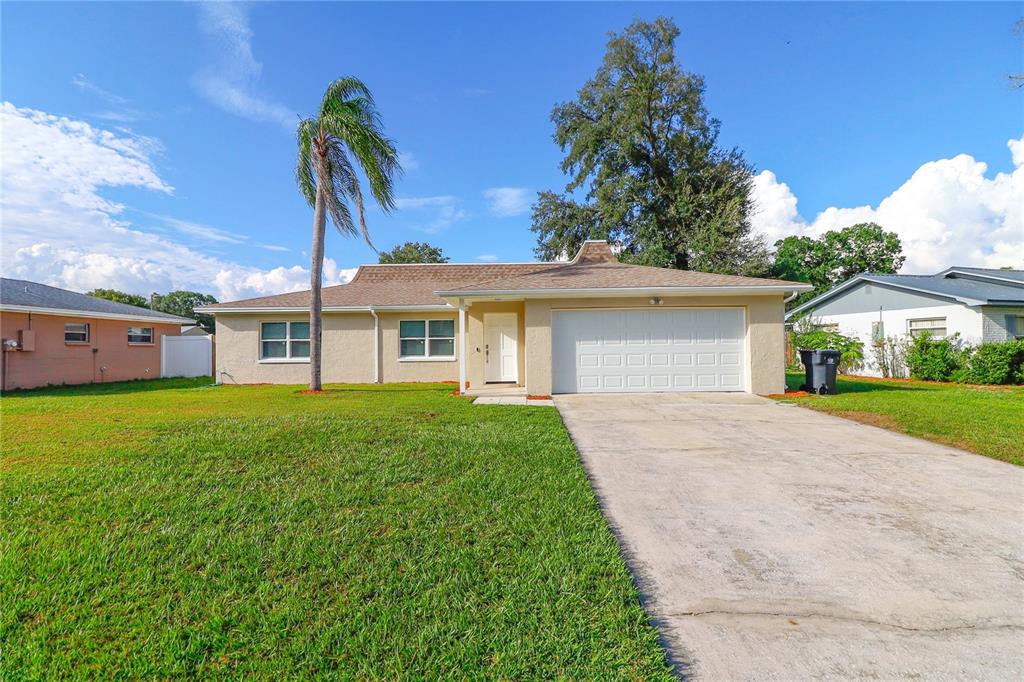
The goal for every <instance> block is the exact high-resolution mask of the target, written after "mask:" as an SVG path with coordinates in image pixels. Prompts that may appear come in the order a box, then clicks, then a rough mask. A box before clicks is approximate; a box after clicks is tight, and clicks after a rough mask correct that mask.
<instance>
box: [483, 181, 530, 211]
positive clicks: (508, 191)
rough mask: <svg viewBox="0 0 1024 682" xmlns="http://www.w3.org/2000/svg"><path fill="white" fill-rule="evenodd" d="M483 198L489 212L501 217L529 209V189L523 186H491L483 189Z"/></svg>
mask: <svg viewBox="0 0 1024 682" xmlns="http://www.w3.org/2000/svg"><path fill="white" fill-rule="evenodd" d="M484 198H485V199H487V208H488V209H489V210H490V211H491V213H493V214H494V215H496V216H499V217H502V218H505V217H508V216H516V215H522V214H524V213H527V212H529V210H530V190H528V189H527V188H525V187H491V188H490V189H485V190H484Z"/></svg>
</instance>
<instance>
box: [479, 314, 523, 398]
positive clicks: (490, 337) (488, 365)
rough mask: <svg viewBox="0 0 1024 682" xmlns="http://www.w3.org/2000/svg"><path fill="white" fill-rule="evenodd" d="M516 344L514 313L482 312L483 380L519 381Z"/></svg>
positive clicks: (517, 335) (516, 330)
mask: <svg viewBox="0 0 1024 682" xmlns="http://www.w3.org/2000/svg"><path fill="white" fill-rule="evenodd" d="M518 346H519V320H518V319H517V318H516V314H515V313H484V378H485V379H484V380H485V381H514V382H518V381H519V353H518Z"/></svg>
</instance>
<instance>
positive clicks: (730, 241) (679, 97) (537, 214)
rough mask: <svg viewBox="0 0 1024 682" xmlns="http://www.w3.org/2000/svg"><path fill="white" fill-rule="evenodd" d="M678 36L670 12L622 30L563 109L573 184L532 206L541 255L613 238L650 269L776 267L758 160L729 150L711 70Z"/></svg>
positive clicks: (558, 112) (752, 270)
mask: <svg viewBox="0 0 1024 682" xmlns="http://www.w3.org/2000/svg"><path fill="white" fill-rule="evenodd" d="M678 36H679V29H678V28H677V27H676V26H675V24H674V23H673V22H672V20H671V19H667V18H664V17H662V18H659V19H657V20H656V21H654V22H653V23H649V22H644V21H636V22H634V23H633V24H631V25H630V26H629V27H628V28H627V29H626V30H625V31H624V32H622V33H621V34H613V35H612V36H611V37H610V40H609V42H608V48H607V52H606V53H605V57H604V61H603V63H602V64H601V66H600V68H598V70H597V73H596V74H595V75H594V77H593V78H591V79H590V80H589V81H587V82H586V83H585V84H584V85H583V87H582V88H581V89H580V91H579V93H578V96H577V99H576V100H575V101H571V102H565V103H562V104H559V105H557V106H556V107H555V108H554V110H553V112H552V114H551V120H552V121H553V122H554V124H555V134H554V139H555V141H556V142H557V143H558V144H559V146H560V147H561V148H562V150H563V152H565V158H564V159H563V161H562V164H561V169H562V172H563V173H565V174H567V175H568V176H569V182H568V184H567V185H566V187H565V192H564V193H563V194H556V193H554V192H541V193H540V194H539V196H538V201H537V203H536V204H535V205H534V207H533V227H532V229H533V231H534V232H535V233H536V234H537V247H536V249H535V251H536V253H537V255H538V256H539V257H540V258H542V259H545V260H551V259H555V258H559V257H564V256H565V255H566V254H572V253H575V252H576V251H577V250H578V249H579V247H580V245H581V244H582V242H583V241H584V240H585V239H609V240H611V241H615V242H618V243H620V244H621V245H622V247H623V249H622V252H621V255H620V258H622V259H623V260H626V261H629V262H634V263H641V264H644V265H654V266H660V267H674V268H680V269H695V270H705V271H709V272H723V273H743V274H763V273H764V272H765V271H766V270H767V268H768V265H769V259H768V252H767V248H766V246H765V244H764V242H763V240H761V239H758V238H756V237H755V236H754V235H753V234H752V233H751V227H750V214H751V212H752V201H751V197H750V192H751V183H752V177H753V175H752V168H751V166H750V165H749V164H748V163H747V162H746V161H745V160H744V158H743V155H742V153H741V152H740V151H739V150H736V149H723V148H722V147H720V146H719V144H718V134H719V121H718V120H717V119H715V118H714V117H712V116H711V114H710V113H709V112H708V110H707V109H706V108H705V106H704V80H703V78H702V77H701V76H699V75H697V74H694V73H690V72H687V71H684V70H683V69H682V68H681V67H680V65H679V64H678V63H677V61H676V56H675V40H676V38H677V37H678ZM581 191H583V192H584V198H583V201H579V200H578V197H579V194H580V192H581Z"/></svg>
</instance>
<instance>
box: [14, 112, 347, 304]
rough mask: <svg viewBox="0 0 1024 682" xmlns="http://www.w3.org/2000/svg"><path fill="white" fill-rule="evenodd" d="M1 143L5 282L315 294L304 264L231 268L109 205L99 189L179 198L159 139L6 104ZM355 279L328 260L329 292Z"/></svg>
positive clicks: (170, 221)
mask: <svg viewBox="0 0 1024 682" xmlns="http://www.w3.org/2000/svg"><path fill="white" fill-rule="evenodd" d="M0 138H2V144H3V146H2V157H3V174H2V177H0V182H2V192H0V200H2V203H0V208H2V213H3V234H2V241H0V246H2V249H0V252H2V260H0V263H2V268H3V272H4V275H5V276H9V277H18V278H24V279H29V280H33V281H37V282H43V283H45V284H51V285H54V286H60V287H65V288H69V289H74V290H77V291H87V290H89V289H93V288H96V287H110V288H115V289H121V290H124V291H128V292H131V293H137V294H143V295H148V294H150V293H152V292H154V291H157V292H164V291H169V290H172V289H191V290H197V291H203V292H209V293H213V294H215V295H217V296H218V297H219V298H221V299H222V300H230V299H233V298H238V297H243V296H257V295H262V294H274V293H281V292H283V291H293V290H299V289H304V288H307V287H308V286H309V271H308V270H307V269H306V268H303V267H301V266H293V267H291V268H284V267H281V268H274V269H272V270H261V269H259V268H255V267H251V266H247V265H242V264H240V263H236V262H231V261H226V260H223V259H220V258H217V257H214V256H211V255H208V254H206V253H203V252H202V251H199V250H197V249H196V248H194V247H191V246H188V245H186V244H184V243H182V242H181V241H178V240H176V239H171V238H169V237H167V236H163V235H161V234H157V233H154V232H149V231H145V230H144V229H140V228H138V227H136V226H135V225H133V224H132V223H131V222H129V221H128V220H126V219H125V218H124V212H125V208H126V207H125V206H124V205H123V204H120V203H117V202H114V201H111V200H109V199H107V198H105V197H103V196H102V195H101V193H100V192H101V190H103V189H105V188H110V187H129V188H137V189H144V190H151V191H154V192H161V193H166V194H172V193H173V188H172V187H171V186H170V185H168V184H167V183H166V182H165V181H164V180H163V179H161V178H160V176H159V175H158V174H157V171H156V169H155V167H154V165H153V162H152V158H151V155H152V154H153V153H154V150H155V149H158V148H159V147H158V144H157V142H156V141H154V140H151V139H149V138H140V137H137V136H132V135H129V134H122V135H115V134H113V133H110V132H108V131H104V130H100V129H97V128H93V127H92V126H90V125H89V124H88V123H84V122H82V121H75V120H71V119H68V118H62V117H58V116H53V115H51V114H48V113H45V112H41V111H36V110H33V109H19V108H17V107H15V106H14V105H13V104H11V103H9V102H4V103H3V104H2V105H0ZM140 215H143V216H150V217H151V218H152V219H153V220H154V221H157V222H159V223H161V224H163V225H167V226H170V227H172V228H174V229H175V230H177V231H178V232H180V233H182V234H184V235H188V236H191V237H197V238H199V239H200V240H206V241H213V242H215V243H228V244H237V243H239V242H246V240H247V237H245V236H244V235H239V234H235V233H232V232H227V231H225V230H220V229H217V228H214V227H210V226H208V225H202V224H199V223H194V222H189V221H184V220H178V219H175V218H169V217H166V216H151V215H150V214H144V213H140ZM259 246H261V247H262V248H268V247H270V248H274V249H279V248H280V249H283V248H284V247H276V246H274V245H259ZM352 272H354V271H353V270H343V269H340V268H338V266H337V264H336V263H335V262H334V261H333V260H331V259H329V258H328V259H325V263H324V273H325V280H326V283H328V284H340V283H342V282H344V281H347V279H348V277H350V276H351V274H352Z"/></svg>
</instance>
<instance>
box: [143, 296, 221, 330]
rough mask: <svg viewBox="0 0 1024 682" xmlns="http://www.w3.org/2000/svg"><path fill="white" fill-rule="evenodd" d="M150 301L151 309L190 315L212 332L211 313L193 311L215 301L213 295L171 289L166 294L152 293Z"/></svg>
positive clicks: (185, 315)
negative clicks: (151, 302)
mask: <svg viewBox="0 0 1024 682" xmlns="http://www.w3.org/2000/svg"><path fill="white" fill-rule="evenodd" d="M152 301H153V310H159V311H161V312H164V313H170V314H171V315H180V316H181V317H190V318H192V319H193V320H196V321H197V322H198V323H199V326H201V327H202V328H203V329H205V330H206V331H207V332H208V333H210V334H213V333H214V322H213V315H206V314H203V313H197V312H195V309H196V308H198V307H199V306H203V305H209V304H211V303H216V302H217V299H216V298H214V297H213V296H210V295H209V294H201V293H199V292H198V291H171V292H168V293H166V294H153V299H152Z"/></svg>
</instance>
